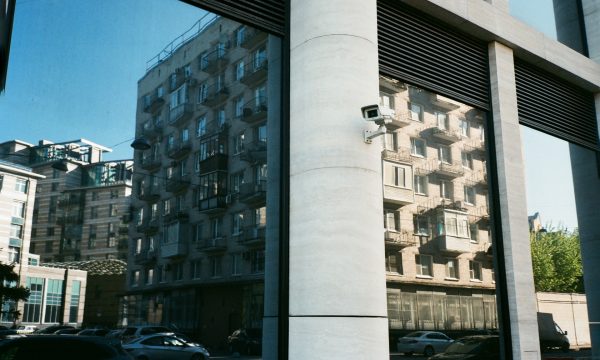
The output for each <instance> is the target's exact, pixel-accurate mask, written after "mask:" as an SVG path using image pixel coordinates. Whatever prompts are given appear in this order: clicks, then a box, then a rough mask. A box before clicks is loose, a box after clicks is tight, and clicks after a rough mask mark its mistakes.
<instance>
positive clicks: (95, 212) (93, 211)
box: [90, 206, 98, 219]
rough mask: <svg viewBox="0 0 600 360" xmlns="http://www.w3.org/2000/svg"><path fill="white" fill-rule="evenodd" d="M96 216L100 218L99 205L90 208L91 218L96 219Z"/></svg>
mask: <svg viewBox="0 0 600 360" xmlns="http://www.w3.org/2000/svg"><path fill="white" fill-rule="evenodd" d="M96 218H98V207H97V206H92V207H91V208H90V219H96Z"/></svg>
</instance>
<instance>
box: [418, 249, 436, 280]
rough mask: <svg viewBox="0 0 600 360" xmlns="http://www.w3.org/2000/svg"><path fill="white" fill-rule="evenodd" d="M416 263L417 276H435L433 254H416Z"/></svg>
mask: <svg viewBox="0 0 600 360" xmlns="http://www.w3.org/2000/svg"><path fill="white" fill-rule="evenodd" d="M415 263H416V265H417V276H424V277H433V256H431V255H422V254H417V255H415Z"/></svg>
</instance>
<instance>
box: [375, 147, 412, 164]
mask: <svg viewBox="0 0 600 360" xmlns="http://www.w3.org/2000/svg"><path fill="white" fill-rule="evenodd" d="M381 158H382V159H383V160H389V161H394V162H399V163H404V164H412V163H413V162H414V158H413V157H412V156H411V155H410V150H408V149H398V150H397V151H393V150H383V152H382V153H381Z"/></svg>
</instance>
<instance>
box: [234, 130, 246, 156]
mask: <svg viewBox="0 0 600 360" xmlns="http://www.w3.org/2000/svg"><path fill="white" fill-rule="evenodd" d="M244 136H245V135H244V132H243V131H242V132H241V133H239V134H237V135H235V136H234V137H233V155H238V154H240V153H241V152H242V151H244Z"/></svg>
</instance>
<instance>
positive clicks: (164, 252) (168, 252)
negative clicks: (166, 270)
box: [160, 240, 188, 258]
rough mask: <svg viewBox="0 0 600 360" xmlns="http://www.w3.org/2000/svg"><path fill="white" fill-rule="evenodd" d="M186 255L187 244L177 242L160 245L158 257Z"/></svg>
mask: <svg viewBox="0 0 600 360" xmlns="http://www.w3.org/2000/svg"><path fill="white" fill-rule="evenodd" d="M187 254H188V244H187V243H186V242H183V240H179V241H177V242H173V243H166V244H162V245H161V247H160V255H161V257H162V258H173V257H183V256H186V255H187Z"/></svg>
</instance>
